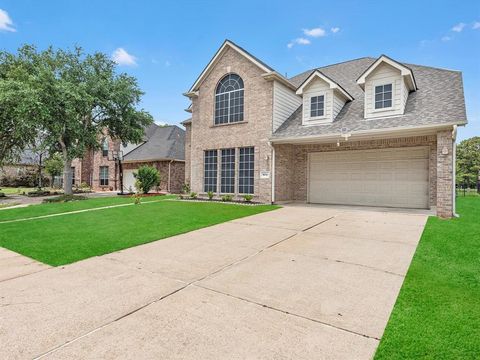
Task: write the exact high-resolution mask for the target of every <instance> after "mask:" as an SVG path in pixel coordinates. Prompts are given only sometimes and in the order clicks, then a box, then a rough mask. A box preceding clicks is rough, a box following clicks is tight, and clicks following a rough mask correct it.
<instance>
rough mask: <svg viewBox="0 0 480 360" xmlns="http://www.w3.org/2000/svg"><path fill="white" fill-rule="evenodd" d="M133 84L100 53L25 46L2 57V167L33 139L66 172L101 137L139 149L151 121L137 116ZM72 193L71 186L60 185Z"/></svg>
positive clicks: (1, 53) (140, 113) (68, 183)
mask: <svg viewBox="0 0 480 360" xmlns="http://www.w3.org/2000/svg"><path fill="white" fill-rule="evenodd" d="M142 95H143V92H142V91H141V90H140V89H139V87H138V84H137V80H136V79H135V78H133V77H131V76H129V75H127V74H124V73H120V74H119V73H118V72H117V69H116V64H115V62H113V61H112V60H111V59H110V57H109V56H108V55H106V54H102V53H94V54H85V53H84V52H83V50H82V49H81V48H79V47H77V48H75V49H74V50H55V49H53V48H51V47H50V48H48V49H47V50H44V51H37V49H36V48H35V47H34V46H30V45H25V46H23V47H21V48H20V49H18V51H17V52H16V53H15V54H10V53H8V52H6V51H0V108H1V109H2V111H0V163H1V162H2V161H6V159H8V158H12V157H15V156H16V155H17V154H18V153H19V152H20V151H21V150H22V149H24V148H25V147H27V145H29V144H32V143H34V142H35V141H34V140H35V139H36V137H37V134H39V133H41V134H43V136H44V139H43V140H44V142H45V144H46V147H47V148H48V150H49V153H55V152H60V153H61V154H62V158H63V160H64V164H65V169H66V170H67V174H68V169H70V161H71V160H72V159H74V158H77V157H82V156H83V155H84V153H85V151H86V150H87V149H97V148H100V145H101V144H100V141H101V139H102V134H104V133H105V132H107V133H108V135H109V136H110V137H111V138H113V139H118V140H121V141H122V142H124V143H127V142H133V143H138V142H140V141H141V140H142V138H143V129H144V127H145V126H148V125H150V124H151V123H152V122H153V119H152V117H151V115H150V114H148V113H147V112H145V111H143V110H138V109H137V106H138V105H139V103H140V100H141V96H142ZM64 186H65V192H66V193H71V191H72V184H71V181H66V182H64Z"/></svg>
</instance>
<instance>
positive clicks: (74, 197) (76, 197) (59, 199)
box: [43, 195, 88, 203]
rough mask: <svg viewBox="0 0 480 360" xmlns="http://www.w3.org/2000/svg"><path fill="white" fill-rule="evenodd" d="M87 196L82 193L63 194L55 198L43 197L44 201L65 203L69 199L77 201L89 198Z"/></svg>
mask: <svg viewBox="0 0 480 360" xmlns="http://www.w3.org/2000/svg"><path fill="white" fill-rule="evenodd" d="M87 199H88V198H87V197H86V196H82V195H61V196H57V197H54V198H48V199H43V202H44V203H63V202H69V201H77V200H87Z"/></svg>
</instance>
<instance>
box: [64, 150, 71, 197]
mask: <svg viewBox="0 0 480 360" xmlns="http://www.w3.org/2000/svg"><path fill="white" fill-rule="evenodd" d="M63 163H64V165H63V192H64V193H65V195H72V194H73V189H72V160H70V159H68V158H67V157H66V156H64V158H63Z"/></svg>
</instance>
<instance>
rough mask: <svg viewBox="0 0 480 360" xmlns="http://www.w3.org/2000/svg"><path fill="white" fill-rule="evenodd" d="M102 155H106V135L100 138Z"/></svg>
mask: <svg viewBox="0 0 480 360" xmlns="http://www.w3.org/2000/svg"><path fill="white" fill-rule="evenodd" d="M102 156H103V157H106V156H108V139H107V137H104V138H103V139H102Z"/></svg>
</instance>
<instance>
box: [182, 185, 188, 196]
mask: <svg viewBox="0 0 480 360" xmlns="http://www.w3.org/2000/svg"><path fill="white" fill-rule="evenodd" d="M182 191H183V193H184V194H190V184H189V183H185V184H183V185H182Z"/></svg>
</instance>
